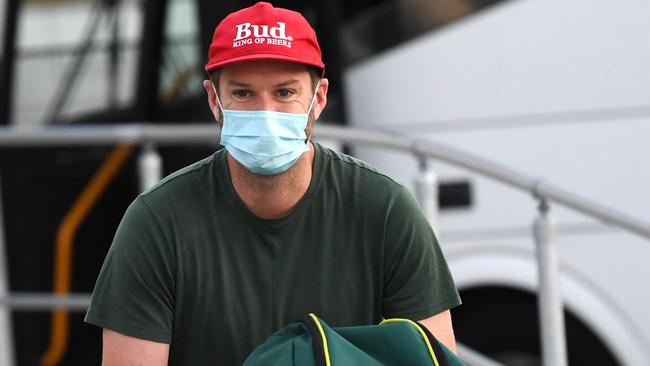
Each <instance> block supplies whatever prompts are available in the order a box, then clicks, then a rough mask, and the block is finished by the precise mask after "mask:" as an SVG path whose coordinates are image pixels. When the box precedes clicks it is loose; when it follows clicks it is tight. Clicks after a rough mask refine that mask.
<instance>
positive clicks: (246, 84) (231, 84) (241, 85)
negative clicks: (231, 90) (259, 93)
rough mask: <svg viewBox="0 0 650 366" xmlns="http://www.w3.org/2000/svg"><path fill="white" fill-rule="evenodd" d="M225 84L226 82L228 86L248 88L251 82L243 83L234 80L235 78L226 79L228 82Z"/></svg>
mask: <svg viewBox="0 0 650 366" xmlns="http://www.w3.org/2000/svg"><path fill="white" fill-rule="evenodd" d="M226 84H228V85H229V86H237V87H240V88H250V86H251V84H248V83H244V82H241V81H235V80H228V82H227V83H226Z"/></svg>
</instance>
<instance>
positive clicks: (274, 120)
mask: <svg viewBox="0 0 650 366" xmlns="http://www.w3.org/2000/svg"><path fill="white" fill-rule="evenodd" d="M319 85H320V83H319ZM213 87H214V86H213ZM316 90H318V86H317V87H316ZM215 94H216V90H215ZM315 99H316V93H314V96H313V97H312V100H311V103H310V104H309V109H308V110H307V113H306V114H300V113H284V112H274V111H266V110H259V111H239V110H233V109H224V108H223V106H222V105H221V101H220V100H219V96H218V95H217V103H219V107H220V108H221V113H222V115H223V124H222V126H221V145H223V146H224V147H225V148H226V150H227V151H228V153H229V154H230V155H231V156H232V157H233V158H235V160H237V161H238V162H239V163H240V164H241V165H243V166H244V167H245V168H246V169H247V170H249V171H251V172H253V173H255V174H260V175H277V174H280V173H284V172H285V171H287V170H288V169H289V168H291V167H292V166H293V165H294V164H295V163H296V162H297V161H298V159H300V157H301V156H302V154H304V153H305V152H307V151H309V146H308V145H309V142H308V141H307V142H305V141H306V140H307V136H306V133H305V128H307V122H308V119H309V113H310V112H311V108H312V106H313V104H314V100H315Z"/></svg>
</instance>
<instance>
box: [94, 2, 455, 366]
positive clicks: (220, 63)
mask: <svg viewBox="0 0 650 366" xmlns="http://www.w3.org/2000/svg"><path fill="white" fill-rule="evenodd" d="M323 69H324V64H323V63H322V61H321V52H320V48H319V46H318V42H317V40H316V36H315V33H314V31H313V29H312V28H311V27H310V25H309V24H308V23H307V21H306V20H305V19H304V18H303V17H302V16H301V15H300V14H299V13H296V12H293V11H289V10H286V9H280V8H274V7H273V6H272V5H271V4H268V3H258V4H256V5H254V6H252V7H249V8H246V9H242V10H240V11H238V12H235V13H232V14H230V15H229V16H228V17H226V18H225V19H224V20H223V21H222V22H221V23H220V24H219V25H218V26H217V28H216V30H215V33H214V38H213V42H212V44H211V46H210V51H209V60H208V63H207V65H206V71H207V72H208V73H209V74H210V79H211V80H206V81H204V83H203V85H204V87H205V90H206V92H207V95H208V103H209V106H210V108H211V110H212V112H213V113H214V116H215V119H216V120H217V122H218V123H219V124H220V126H221V144H222V145H224V147H225V149H222V150H220V151H217V152H216V153H215V154H214V155H213V156H211V157H209V158H207V159H204V160H202V161H199V162H197V163H195V164H192V165H190V166H188V167H186V168H184V169H182V170H180V171H178V172H176V173H174V174H172V175H171V176H169V177H167V178H165V179H163V180H162V181H161V182H160V183H159V184H158V185H157V186H156V187H154V188H152V189H151V190H149V191H147V192H145V193H143V194H141V195H140V196H139V197H138V198H137V199H136V200H135V201H134V202H133V203H132V204H131V206H130V207H129V209H128V210H127V212H126V213H125V215H124V218H123V220H122V222H121V224H120V226H119V228H118V230H117V232H116V235H115V239H114V241H113V244H112V246H111V249H110V251H109V253H108V255H107V257H106V260H105V263H104V266H103V267H102V271H101V273H100V276H99V278H98V280H97V285H96V287H95V291H94V293H93V300H92V304H91V307H90V309H89V310H88V314H87V316H86V321H87V322H89V323H92V324H95V325H98V326H100V327H103V328H104V333H103V341H104V352H103V362H104V365H131V364H134V365H136V364H137V365H141V364H142V365H167V364H169V365H239V364H241V363H242V362H243V361H244V360H245V358H246V356H247V355H248V354H249V353H250V352H251V351H252V350H253V348H254V347H255V346H257V345H259V344H260V343H262V342H263V341H264V340H265V339H266V338H267V337H269V336H270V335H271V334H272V333H273V332H274V331H275V330H277V329H279V328H281V327H283V326H284V325H286V324H288V323H291V322H295V321H297V320H299V319H301V318H303V317H304V316H305V315H306V314H307V313H309V312H314V313H316V314H317V315H318V316H319V317H321V318H322V319H324V320H325V321H327V322H328V324H330V325H332V326H343V325H361V324H375V323H378V322H379V321H380V320H381V319H382V318H389V317H405V318H411V319H415V320H420V321H422V322H423V323H424V325H425V326H427V328H429V329H430V330H431V331H432V333H433V334H434V335H435V336H436V337H438V338H439V339H440V340H441V341H442V342H443V343H445V344H446V345H447V346H448V347H449V348H451V349H455V343H454V336H453V331H452V326H451V318H450V314H449V309H450V308H451V307H454V306H457V305H458V304H459V303H460V299H459V297H458V292H457V291H456V288H455V286H454V283H453V280H452V279H451V276H450V274H449V270H448V268H447V265H446V263H445V260H444V258H443V255H442V253H441V251H440V248H439V246H438V244H437V242H436V239H435V236H434V234H433V232H432V231H431V229H430V227H429V225H428V223H427V221H426V220H425V218H424V217H423V216H422V214H421V212H420V211H419V210H418V208H417V205H416V203H415V202H414V200H413V198H412V196H411V195H410V194H409V193H408V192H407V191H406V190H405V189H404V188H403V187H402V186H400V185H399V184H397V183H395V182H394V181H392V180H391V179H390V178H388V177H386V176H384V175H382V174H380V173H378V172H376V171H375V170H374V169H372V168H371V167H369V166H367V165H366V164H365V163H363V162H361V161H358V160H356V159H353V158H351V157H348V156H345V155H343V154H339V153H336V152H333V151H331V150H329V149H326V148H324V147H323V146H321V145H319V144H317V143H314V142H312V141H311V131H312V126H313V124H314V121H315V120H316V119H318V117H319V115H320V113H321V112H322V110H323V108H324V107H325V104H326V102H327V88H328V80H327V79H325V78H323Z"/></svg>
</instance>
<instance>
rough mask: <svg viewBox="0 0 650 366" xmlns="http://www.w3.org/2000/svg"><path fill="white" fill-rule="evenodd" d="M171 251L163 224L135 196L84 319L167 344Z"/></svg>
mask: <svg viewBox="0 0 650 366" xmlns="http://www.w3.org/2000/svg"><path fill="white" fill-rule="evenodd" d="M173 254H174V252H173V249H172V247H171V246H170V243H169V240H168V239H167V238H166V235H165V232H164V230H163V228H162V226H161V225H160V224H159V222H158V221H157V219H156V217H155V216H154V214H153V212H152V211H151V209H150V208H149V207H148V206H147V204H146V202H145V201H144V200H143V198H142V197H138V198H137V199H136V200H135V201H134V202H133V203H132V204H131V205H130V206H129V208H128V209H127V211H126V213H125V214H124V217H123V218H122V222H121V223H120V225H119V227H118V229H117V232H116V234H115V238H114V239H113V243H112V244H111V247H110V249H109V251H108V254H107V255H106V259H105V260H104V264H103V266H102V269H101V271H100V273H99V277H98V279H97V282H96V284H95V289H94V291H93V295H92V300H91V304H90V308H89V309H88V312H87V313H86V318H85V321H86V322H87V323H91V324H94V325H97V326H100V327H103V328H108V329H111V330H114V331H116V332H119V333H122V334H126V335H129V336H132V337H136V338H141V339H147V340H151V341H156V342H164V343H170V342H171V336H172V324H173V312H174V311H173V310H174V305H173V304H174V301H173V299H174V276H173V274H174V273H175V270H174V266H175V261H174V256H173Z"/></svg>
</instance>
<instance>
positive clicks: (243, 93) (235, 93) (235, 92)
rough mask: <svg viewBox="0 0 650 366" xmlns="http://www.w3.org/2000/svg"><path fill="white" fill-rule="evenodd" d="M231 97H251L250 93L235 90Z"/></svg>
mask: <svg viewBox="0 0 650 366" xmlns="http://www.w3.org/2000/svg"><path fill="white" fill-rule="evenodd" d="M232 95H233V96H235V97H237V98H246V97H248V96H250V95H251V92H250V91H248V90H235V91H234V92H232Z"/></svg>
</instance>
